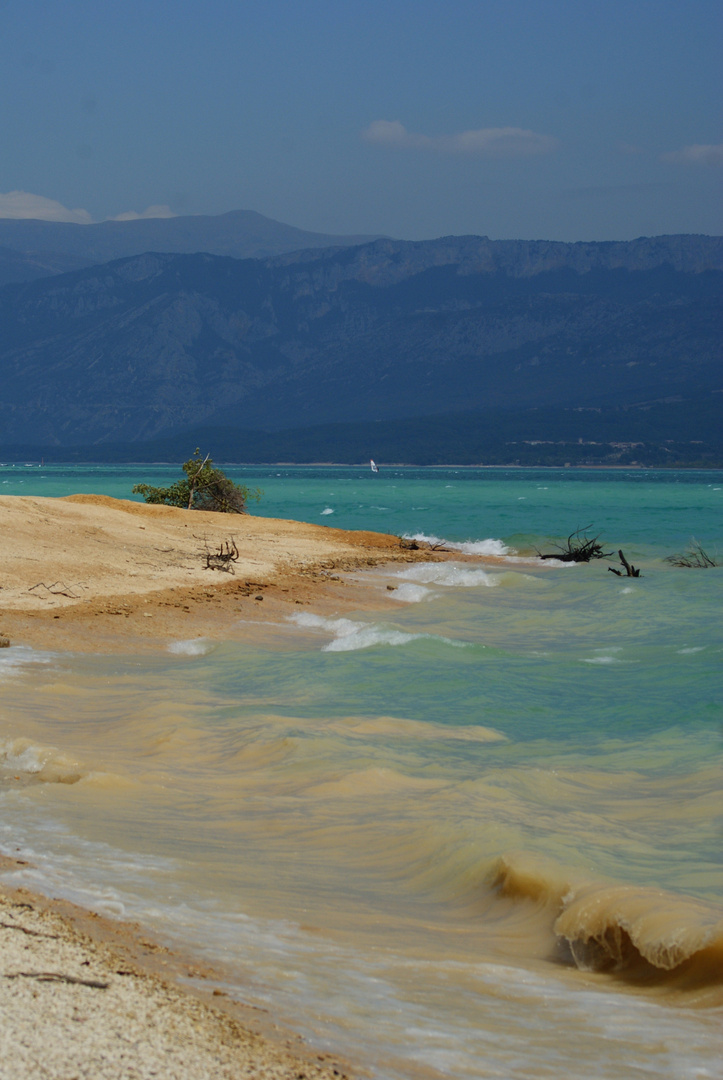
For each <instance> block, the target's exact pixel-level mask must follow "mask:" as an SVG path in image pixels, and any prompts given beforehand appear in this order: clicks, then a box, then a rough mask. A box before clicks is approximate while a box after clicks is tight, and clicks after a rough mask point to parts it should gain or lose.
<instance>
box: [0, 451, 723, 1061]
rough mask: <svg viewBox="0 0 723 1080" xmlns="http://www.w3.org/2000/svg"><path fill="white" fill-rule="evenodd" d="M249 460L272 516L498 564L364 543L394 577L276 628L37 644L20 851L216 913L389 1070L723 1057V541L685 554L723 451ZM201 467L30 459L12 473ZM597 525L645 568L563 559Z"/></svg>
mask: <svg viewBox="0 0 723 1080" xmlns="http://www.w3.org/2000/svg"><path fill="white" fill-rule="evenodd" d="M227 471H228V473H229V474H230V475H232V476H233V477H234V479H237V480H240V481H242V482H244V483H247V484H249V486H260V487H261V488H263V490H264V496H263V499H262V502H261V503H260V504H259V507H258V512H259V513H263V514H265V515H267V516H273V517H289V518H297V519H301V520H307V521H312V522H314V523H317V524H333V525H335V526H340V527H343V528H366V529H374V530H378V531H385V532H391V533H396V534H399V535H420V536H421V535H423V536H427V537H437V538H440V539H445V540H447V541H450V542H452V543H457V544H459V545H460V546H461V547H464V549H465V550H466V551H470V550H471V551H477V552H479V553H480V562H479V563H476V562H475V563H469V562H462V561H460V562H458V563H455V562H445V563H443V564H424V565H417V564H415V565H411V566H408V567H403V568H402V569H400V568H399V566H395V567H391V568H389V569H388V570H386V571H384V570H377V571H374V572H365V573H363V574H362V573H360V574H357V575H354V577H355V578H356V579H357V580H358V581H359V582H360V584H362V583H363V584H364V587H365V589H366V590H367V591H370V592H371V595H372V597H373V598H375V599H374V603H373V604H372V606H371V607H369V606H368V605H364V606H363V607H362V606H361V605H360V608H359V610H358V611H356V612H355V611H352V612H349V611H345V612H344V613H339V614H337V615H335V614H333V613H332V614H329V613H328V612H325V613H324V614H321V613H320V612H317V611H315V610H314V605H313V602H312V604H311V605H310V606H304V607H303V608H299V609H298V611H296V612H295V614H294V616H293V618H286V619H284V620H283V622H282V623H280V624H279V625H277V626H272V627H269V628H268V631H267V632H266V633H265V634H264V636H263V639H261V638H260V636H259V634H258V632H257V631H255V630H253V628H249V630H248V633H246V632H245V630H244V627H243V625H237V626H235V627H234V634H231V633H230V634H229V639H228V640H227V641H224V642H221V643H213V642H210V641H202V640H201V641H190V642H180V643H179V642H175V643H164V642H161V643H160V644H159V652H158V654H157V655H155V656H154V655H151V656H148V655H144V656H142V657H139V656H133V655H128V656H123V655H120V656H115V657H112V658H108V657H93V656H85V657H82V656H73V655H69V654H54V655H52V656H51V655H41V654H38V653H33V652H32V651H31V650H23V649H21V648H14V649H10V650H5V655H4V656H3V657H2V658H1V661H0V662H1V663H2V665H3V667H2V670H1V671H0V680H1V685H2V689H3V706H2V713H1V714H0V747H1V749H0V762H2V761H4V765H2V767H1V768H0V822H2V828H3V829H4V832H0V843H2V844H3V847H4V849H5V850H11V849H12V850H14V848H15V847H17V846H21V847H22V849H23V851H25V852H26V853H28V854H30V855H31V856H32V859H33V861H34V862H35V864H36V866H37V869H35V870H28V871H24V872H23V873H22V874H20V875H19V880H22V881H25V882H26V883H28V884H30V885H35V886H36V887H45V888H52V889H53V890H54V891H55V893H56V894H57V893H63V894H65V895H68V896H70V897H71V898H74V899H76V900H79V901H81V902H83V903H86V904H88V905H90V906H94V907H96V908H98V909H101V910H104V911H107V912H110V913H117V914H119V915H122V916H125V917H133V918H139V919H140V920H141V921H143V922H144V923H146V924H149V925H150V926H152V927H154V928H155V930H156V932H157V933H159V934H162V935H164V936H166V937H168V938H170V939H171V940H173V941H182V942H184V943H185V944H186V945H188V946H189V947H191V948H192V949H193V950H194V951H195V952H197V953H199V954H200V955H202V956H204V957H205V958H207V959H208V960H210V961H211V962H213V963H214V964H216V965H217V966H218V967H219V969H220V970H222V971H223V973H224V974H223V976H222V978H223V980H224V985H225V986H226V987H227V988H229V989H231V990H232V991H235V992H237V993H239V994H240V995H241V996H242V998H243V999H244V1000H246V1001H249V1000H252V1001H255V1002H256V1003H257V1004H261V1005H264V1006H267V1007H270V1008H272V1009H273V1010H274V1012H275V1013H276V1014H277V1015H279V1016H281V1017H282V1018H283V1019H284V1020H286V1021H287V1022H288V1023H291V1024H292V1025H294V1026H295V1027H296V1028H297V1029H298V1030H300V1031H302V1032H303V1033H304V1034H305V1035H307V1036H308V1037H309V1038H312V1039H313V1040H315V1041H316V1042H317V1043H318V1044H319V1045H330V1046H334V1047H336V1048H342V1049H345V1050H346V1051H347V1052H348V1053H349V1054H350V1055H351V1056H352V1057H353V1058H355V1059H356V1060H358V1061H360V1062H361V1063H362V1064H363V1065H364V1066H365V1067H366V1068H368V1069H370V1070H371V1071H372V1072H373V1073H374V1074H375V1075H377V1076H394V1077H409V1076H415V1075H425V1076H452V1075H454V1076H470V1077H482V1076H484V1077H486V1076H501V1077H538V1076H555V1077H570V1078H573V1077H579V1076H580V1075H581V1072H580V1061H581V1060H584V1062H585V1066H584V1075H585V1076H586V1077H605V1078H607V1077H611V1078H612V1077H619V1076H628V1075H629V1076H645V1075H651V1076H653V1075H654V1076H656V1077H658V1076H665V1077H671V1078H673V1077H675V1078H678V1077H691V1078H692V1077H706V1076H715V1075H718V1071H717V1070H718V1069H719V1030H720V1018H721V1017H720V1009H721V1004H722V1002H723V997H722V996H721V981H720V980H721V962H722V960H723V928H722V925H721V922H720V920H721V915H722V913H721V907H720V904H721V893H722V891H723V859H722V856H721V851H722V848H721V820H722V818H723V814H722V811H723V805H722V803H723V800H722V798H721V790H722V786H721V779H722V778H723V770H722V769H721V759H722V757H723V755H722V754H721V719H722V715H721V698H722V694H721V677H720V666H721V657H722V656H723V643H722V642H721V636H720V610H721V603H720V601H721V596H720V594H721V589H722V585H723V569H721V568H716V569H711V570H689V569H676V568H674V567H672V566H671V565H670V564H668V563H666V562H665V561H664V559H665V556H667V555H669V554H672V553H674V552H678V551H681V550H683V549H684V548H686V547H687V545H688V543H689V541H690V538H691V536H695V537H696V538H697V539H698V540H699V541H700V542H701V543H702V544H703V546H704V547H705V549H706V550H707V551H708V552H709V553H710V554H712V555H716V554H717V555H721V554H723V514H722V513H721V510H722V507H723V503H722V502H721V500H722V499H723V473H719V472H717V473H711V472H700V473H695V472H691V473H666V472H648V471H645V472H642V471H640V472H638V471H633V472H629V473H628V472H622V471H621V472H605V471H597V470H596V471H589V472H583V471H577V470H574V471H573V470H471V469H463V470H453V469H430V470H414V469H397V470H391V469H390V470H385V469H382V471H381V472H380V474H379V475H378V476H372V475H371V474H370V473H369V471H368V470H362V469H356V470H355V469H347V468H334V469H312V468H299V467H297V468H280V467H276V468H268V469H258V468H255V469H242V468H238V469H232V468H229V469H228V470H227ZM176 474H177V470H175V469H174V470H171V469H168V468H166V467H163V468H161V467H150V466H149V467H147V468H146V467H139V466H131V467H121V466H116V467H105V466H103V467H72V468H71V467H69V468H63V467H61V466H52V467H44V468H38V467H34V468H21V467H18V466H15V467H8V466H5V467H2V468H0V492H1V493H3V494H5V493H7V494H27V495H33V494H34V495H62V494H69V493H71V492H79V491H93V492H100V493H105V494H109V495H113V496H115V497H128V496H129V493H130V488H131V487H132V485H133V483H135V482H137V481H138V480H144V481H147V482H151V483H161V482H166V481H168V480H169V479H171V478H173V477H175V476H176ZM587 525H590V535H596V534H598V533H599V534H600V537H601V540H603V541H604V542H605V544H606V545H607V546H606V550H609V551H613V552H614V551H617V549H618V548H622V549H623V550H624V552H625V554H626V555H627V557H628V558H629V559H630V560H631V561H633V562H634V563H635V564H636V565H638V566H640V567H641V569H642V575H641V577H640V578H639V579H627V578H618V577H615V576H614V575H613V574H611V573H609V571H608V569H607V567H608V566H609V565H613V566H614V565H619V564H617V562H616V560H615V559H611V560H609V561H608V562H605V561H601V562H596V563H592V564H590V565H588V566H564V565H559V564H558V565H555V564H551V563H546V564H543V563H541V562H539V561H538V560H536V559H535V558H534V555H535V550H536V549H539V550H550V549H551V546H552V545H554V544H555V543H556V542H561V541H563V540H564V538H565V537H566V536H567V534H568V533H570V532H571V531H573V530H574V529H575V528H577V527H578V526H580V527H584V526H587ZM485 553H486V554H488V555H489V554H492V555H494V554H497V555H499V554H503V555H504V558H503V559H502V560H501V561H499V560H498V561H494V560H492V561H488V562H485ZM388 586H391V588H388ZM232 638H233V640H232ZM167 646H171V647H172V648H173V649H174V650H175V651H174V652H171V651H169V649H168V647H167ZM59 781H60V782H59ZM419 1070H422V1073H421V1074H420V1073H419Z"/></svg>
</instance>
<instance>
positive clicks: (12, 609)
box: [0, 495, 460, 652]
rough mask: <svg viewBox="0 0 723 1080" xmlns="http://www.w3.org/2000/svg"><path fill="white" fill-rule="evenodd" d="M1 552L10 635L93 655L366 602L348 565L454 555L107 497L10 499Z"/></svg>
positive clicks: (0, 606)
mask: <svg viewBox="0 0 723 1080" xmlns="http://www.w3.org/2000/svg"><path fill="white" fill-rule="evenodd" d="M229 549H230V550H231V551H232V554H233V558H232V559H229V560H227V561H226V562H225V563H223V564H222V565H221V567H220V568H216V569H211V568H209V567H208V566H207V563H208V561H209V559H207V556H210V561H211V563H214V562H215V563H217V564H218V563H219V562H221V560H219V559H217V558H216V555H217V553H218V552H222V553H228V551H229ZM0 550H2V567H1V568H0V637H2V638H5V639H7V640H8V641H10V642H12V643H13V644H25V645H33V646H36V647H39V648H48V649H53V648H62V649H66V650H74V651H83V652H114V651H118V650H119V649H125V650H128V651H136V650H147V649H157V648H158V647H159V642H161V641H162V642H163V645H164V646H165V644H167V642H168V641H169V640H174V639H183V638H191V637H198V636H204V637H209V638H211V639H218V638H221V637H228V636H229V635H233V634H234V632H235V631H234V626H233V622H234V620H235V621H236V622H237V623H238V622H239V620H243V621H244V622H246V621H248V620H257V619H259V618H264V619H265V620H268V619H273V618H274V617H283V615H284V614H288V612H289V610H291V609H292V607H293V606H294V605H303V604H308V603H309V602H310V597H311V596H313V597H314V602H315V604H317V605H319V604H321V605H326V606H327V607H328V606H329V605H335V606H337V607H338V606H344V605H348V604H350V603H354V604H355V605H357V606H359V605H360V604H362V605H363V603H364V600H363V597H361V595H360V590H358V589H355V590H354V594H355V595H354V598H353V600H352V598H351V597H350V596H349V593H350V592H351V591H352V590H350V588H349V586H348V584H347V583H346V582H345V581H344V579H343V578H342V577H341V576H340V575H341V574H342V573H343V572H346V571H350V570H359V569H364V568H369V567H374V566H379V565H382V564H384V563H390V562H414V561H417V560H426V561H428V560H430V559H435V558H443V557H444V556H443V554H440V553H435V552H432V551H431V550H430V549H429V548H424V549H423V550H412V549H410V548H409V547H408V546H407V545H406V543H405V542H403V541H400V539H399V537H396V536H386V535H383V534H380V533H372V532H347V531H344V530H343V529H333V528H327V527H324V526H321V525H308V524H305V523H302V522H297V521H282V520H277V519H273V518H262V517H253V516H251V515H226V514H216V513H207V512H202V511H187V510H178V509H175V508H173V507H167V506H148V505H146V504H145V503H137V502H130V501H126V500H119V499H112V498H109V497H107V496H104V495H72V496H70V497H68V498H64V499H52V498H40V497H38V498H36V497H24V496H0ZM456 557H457V558H459V557H460V556H459V554H457V555H456ZM162 647H163V646H162Z"/></svg>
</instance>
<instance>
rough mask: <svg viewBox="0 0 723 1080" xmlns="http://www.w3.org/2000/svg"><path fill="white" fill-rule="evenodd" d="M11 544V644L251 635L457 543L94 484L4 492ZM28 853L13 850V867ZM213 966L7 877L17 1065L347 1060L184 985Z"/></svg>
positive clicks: (118, 643)
mask: <svg viewBox="0 0 723 1080" xmlns="http://www.w3.org/2000/svg"><path fill="white" fill-rule="evenodd" d="M0 550H1V551H2V562H1V565H0V645H8V644H12V645H30V646H34V647H37V648H43V649H59V650H63V651H82V652H114V651H123V652H137V651H145V650H153V651H157V650H160V649H165V648H166V647H167V646H168V644H169V642H170V641H174V640H183V639H188V638H195V637H201V636H202V637H207V638H211V639H214V638H216V639H219V638H224V639H228V638H231V637H234V636H243V635H244V634H245V633H248V630H249V625H251V626H252V628H253V626H254V625H255V626H256V628H257V630H258V629H260V626H259V623H260V622H261V623H262V622H264V621H272V622H273V621H275V620H281V619H282V618H284V617H286V616H287V615H288V614H290V613H292V612H293V611H296V610H298V606H297V605H305V604H309V603H312V602H313V604H314V610H315V611H324V610H327V611H328V610H334V611H336V612H339V611H343V610H344V609H347V608H350V607H352V606H353V607H354V608H356V609H357V610H358V609H359V608H360V607H363V606H365V604H369V605H372V604H373V600H372V598H371V597H370V596H366V597H365V593H364V590H363V589H362V588H361V587H359V586H357V585H354V584H350V583H349V582H348V580H347V579H345V578H344V577H343V576H342V575H343V574H344V573H345V572H348V571H354V570H359V569H363V568H369V567H374V566H381V565H384V564H386V563H394V562H399V561H403V562H413V561H418V560H425V561H429V560H430V559H438V558H444V557H445V556H444V554H442V553H436V552H432V551H431V550H430V549H424V550H414V549H410V548H409V547H407V546H406V545H405V544H404V543H403V542H402V541H400V539H399V538H398V537H393V536H384V535H380V534H375V533H367V532H344V531H343V530H339V529H331V528H325V527H323V526H314V525H307V524H302V523H298V522H292V521H278V520H273V519H268V518H255V517H251V516H243V517H237V516H234V517H230V516H226V515H220V514H212V513H201V512H197V511H184V510H176V509H173V508H170V507H162V506H146V505H145V504H139V503H134V502H126V501H120V500H115V499H111V498H108V497H105V496H94V495H79V496H71V497H70V498H65V499H50V498H35V497H21V496H4V497H0ZM229 551H230V552H231V553H232V554H233V556H234V557H233V558H232V559H228V560H226V563H225V568H222V569H210V568H208V566H207V563H208V562H209V561H210V562H211V563H213V562H214V561H216V562H221V563H222V562H223V560H218V559H216V560H214V556H215V555H216V553H218V552H221V553H224V552H226V553H228V552H229ZM207 555H210V556H211V559H210V560H209V559H208V558H207ZM459 557H460V556H459V554H458V553H456V554H455V558H459ZM18 860H20V865H22V852H18V853H17V857H15V856H12V857H10V856H7V855H6V856H0V871H2V870H5V871H6V872H7V871H10V872H11V871H12V869H13V868H14V867H16V866H18ZM6 880H7V878H6ZM216 974H217V977H219V978H220V979H221V981H222V973H216ZM213 975H214V973H212V972H209V971H205V972H204V971H202V970H201V969H199V968H198V967H197V966H195V965H194V964H193V962H188V961H185V960H184V959H183V958H182V957H179V956H177V955H174V954H171V953H170V952H168V950H166V949H165V948H164V947H163V946H161V945H158V944H157V943H153V942H151V941H148V940H147V939H146V938H145V937H144V936H143V932H142V930H141V929H140V928H139V927H134V926H129V925H127V924H122V923H115V922H112V921H109V920H106V919H104V918H102V917H100V916H97V915H94V914H93V913H91V912H84V911H83V910H82V909H79V908H77V907H74V906H73V905H71V904H69V903H66V902H63V901H58V900H51V899H48V898H44V897H39V896H35V895H33V894H30V893H27V892H26V891H25V890H15V891H14V890H12V889H10V888H8V887H7V886H3V887H0V1009H1V1010H2V1014H3V1025H2V1034H1V1035H0V1045H1V1046H2V1055H3V1062H4V1065H3V1069H2V1074H3V1076H7V1077H9V1078H11V1077H12V1078H15V1077H17V1078H18V1080H20V1078H21V1077H22V1078H23V1080H35V1078H36V1077H37V1078H38V1080H39V1078H40V1077H43V1078H47V1077H53V1078H54V1077H63V1078H69V1077H75V1076H78V1077H81V1076H88V1077H90V1076H92V1077H93V1078H94V1080H103V1078H106V1077H107V1078H108V1080H111V1078H117V1077H119V1076H124V1077H126V1076H127V1077H134V1078H135V1077H137V1078H139V1080H145V1078H146V1077H151V1076H153V1077H157V1078H158V1077H160V1078H162V1080H171V1078H173V1080H176V1078H179V1080H182V1078H183V1080H185V1078H188V1080H191V1078H193V1080H200V1078H202V1077H214V1078H216V1077H229V1078H231V1077H233V1078H234V1080H235V1078H237V1077H243V1076H253V1077H269V1078H271V1077H273V1078H276V1077H295V1078H302V1077H308V1078H309V1080H312V1078H316V1077H319V1078H322V1077H332V1076H335V1077H339V1076H344V1075H348V1072H349V1070H348V1066H346V1065H343V1064H340V1063H339V1062H338V1061H336V1060H335V1059H332V1058H331V1057H329V1056H328V1055H324V1054H316V1053H314V1052H313V1051H310V1050H308V1049H307V1048H306V1047H305V1046H304V1044H303V1043H302V1042H301V1040H300V1039H299V1038H298V1037H297V1036H295V1035H293V1034H292V1035H289V1034H288V1033H286V1034H284V1033H283V1032H280V1031H279V1029H277V1028H276V1027H275V1025H274V1023H273V1019H272V1018H271V1017H269V1016H266V1015H264V1014H263V1013H262V1012H261V1011H259V1010H257V1009H253V1008H251V1007H249V1006H244V1005H243V1004H242V1003H240V1002H234V1001H231V1000H230V999H229V998H227V997H225V996H223V995H219V994H218V991H217V992H216V996H212V995H211V994H207V995H204V994H203V993H202V992H196V991H194V990H191V989H189V988H188V987H186V986H182V985H181V980H186V979H188V978H194V979H195V980H196V981H198V980H200V979H201V980H202V979H203V978H204V977H213Z"/></svg>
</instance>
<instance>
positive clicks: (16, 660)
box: [0, 645, 55, 679]
mask: <svg viewBox="0 0 723 1080" xmlns="http://www.w3.org/2000/svg"><path fill="white" fill-rule="evenodd" d="M54 659H55V653H50V652H38V650H37V649H31V648H30V647H29V646H28V645H11V646H10V647H9V648H8V649H0V679H1V678H3V676H7V675H17V674H19V673H20V671H21V670H22V669H23V668H24V667H26V666H27V665H28V664H49V663H50V662H51V661H52V660H54Z"/></svg>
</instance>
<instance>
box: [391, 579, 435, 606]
mask: <svg viewBox="0 0 723 1080" xmlns="http://www.w3.org/2000/svg"><path fill="white" fill-rule="evenodd" d="M432 595H433V594H432V590H431V589H426V588H425V587H424V585H413V584H412V583H411V581H408V582H405V583H404V584H403V585H399V586H398V587H397V588H396V589H394V591H393V592H390V593H389V599H390V600H400V601H401V602H402V603H404V604H418V603H419V602H420V601H421V600H426V599H427V597H429V596H432Z"/></svg>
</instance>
